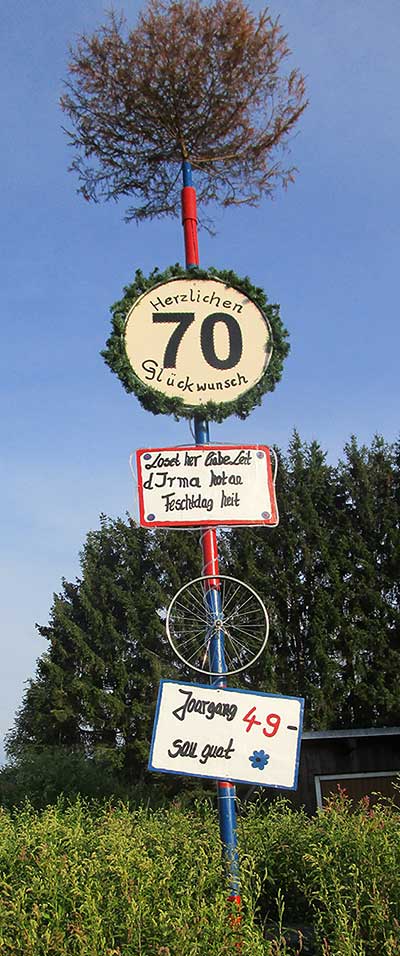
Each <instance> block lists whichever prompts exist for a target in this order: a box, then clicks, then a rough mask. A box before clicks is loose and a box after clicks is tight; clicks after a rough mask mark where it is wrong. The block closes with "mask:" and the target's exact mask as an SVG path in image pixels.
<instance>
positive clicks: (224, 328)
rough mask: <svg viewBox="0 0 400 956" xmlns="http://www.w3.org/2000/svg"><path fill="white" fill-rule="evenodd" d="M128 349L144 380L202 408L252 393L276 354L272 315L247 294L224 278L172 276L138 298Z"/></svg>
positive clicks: (128, 326)
mask: <svg viewBox="0 0 400 956" xmlns="http://www.w3.org/2000/svg"><path fill="white" fill-rule="evenodd" d="M125 350H126V354H127V357H128V360H129V363H130V365H131V367H132V369H133V371H134V373H135V375H136V377H137V378H138V379H139V381H140V382H142V384H143V385H145V386H146V387H147V388H149V389H152V390H155V391H156V392H161V393H162V394H163V395H165V396H166V397H167V398H180V399H181V400H182V402H183V403H184V404H185V405H188V406H192V407H201V406H203V405H205V404H207V403H208V402H215V403H218V404H221V403H222V404H223V403H225V402H232V401H235V399H237V398H239V397H240V396H241V395H244V394H245V393H246V392H248V391H250V389H252V388H253V387H254V385H256V384H257V382H259V380H260V378H261V377H262V375H263V374H264V372H265V370H266V368H267V365H268V362H269V360H270V358H271V354H272V334H271V328H270V325H269V323H268V320H267V318H266V317H265V315H264V313H263V312H262V311H261V309H260V308H259V306H258V305H256V303H255V302H253V300H252V299H249V298H248V297H247V296H246V295H245V293H244V292H241V291H239V290H238V289H235V288H233V287H231V286H227V285H226V283H225V282H223V281H222V279H217V278H214V277H213V278H207V279H198V278H193V279H189V278H182V277H177V278H172V279H170V280H169V281H168V282H164V283H161V284H160V285H158V286H155V287H153V288H152V289H149V291H148V292H145V293H144V294H143V295H141V296H140V298H139V299H137V301H136V302H134V304H133V306H132V308H131V309H130V311H129V312H128V315H127V319H126V325H125Z"/></svg>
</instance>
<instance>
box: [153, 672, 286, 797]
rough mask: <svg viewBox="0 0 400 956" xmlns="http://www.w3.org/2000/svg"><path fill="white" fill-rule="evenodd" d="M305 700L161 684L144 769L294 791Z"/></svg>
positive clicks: (203, 685) (200, 685)
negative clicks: (147, 763) (149, 748)
mask: <svg viewBox="0 0 400 956" xmlns="http://www.w3.org/2000/svg"><path fill="white" fill-rule="evenodd" d="M303 706H304V701H303V699H302V698H301V697H284V696H280V695H275V694H262V693H254V692H253V691H247V690H237V689H235V688H230V687H224V688H216V687H211V686H208V685H205V684H190V683H179V682H178V681H170V680H165V681H161V683H160V687H159V692H158V701H157V711H156V716H155V721H154V728H153V737H152V742H151V750H150V758H149V770H154V771H157V772H161V773H177V774H182V775H183V776H185V777H212V778H213V779H214V778H215V779H217V780H229V781H232V782H237V783H251V784H259V785H260V786H262V787H279V788H281V789H286V790H295V789H296V786H297V777H298V766H299V757H300V739H301V729H302V722H303Z"/></svg>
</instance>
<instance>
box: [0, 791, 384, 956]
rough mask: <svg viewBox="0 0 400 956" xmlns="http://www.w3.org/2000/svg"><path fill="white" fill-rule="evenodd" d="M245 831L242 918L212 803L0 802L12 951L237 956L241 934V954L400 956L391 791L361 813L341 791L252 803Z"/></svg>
mask: <svg viewBox="0 0 400 956" xmlns="http://www.w3.org/2000/svg"><path fill="white" fill-rule="evenodd" d="M239 835H240V855H241V868H242V876H243V896H244V904H243V911H242V921H241V924H240V927H239V926H238V924H237V921H235V919H234V918H233V917H234V915H235V914H234V913H232V914H231V915H230V914H229V905H228V904H227V902H226V889H225V887H224V884H223V879H222V877H221V860H220V845H219V837H218V821H217V818H216V815H215V813H214V812H213V811H212V810H211V809H210V807H209V806H207V805H206V804H204V805H198V806H197V807H195V808H192V809H182V808H179V807H175V806H172V807H171V808H169V809H168V810H158V811H154V812H153V811H148V810H145V809H136V810H130V809H129V808H128V807H126V806H125V805H123V804H120V805H117V806H114V807H113V806H111V805H103V806H100V805H97V806H96V805H90V804H88V803H85V802H82V801H80V800H78V801H76V802H75V803H73V804H71V805H63V803H62V802H59V803H58V804H57V805H56V806H52V807H48V808H47V809H46V810H45V811H43V812H41V813H40V812H38V811H35V810H33V809H32V808H31V807H29V805H26V806H25V807H24V808H23V809H19V810H16V811H14V812H9V811H5V810H3V811H0V953H1V956H70V954H71V956H72V954H73V956H236V954H237V953H238V952H239V948H238V943H239V939H240V953H241V954H243V956H284V954H289V953H290V954H293V956H294V954H295V953H298V954H304V956H305V954H306V953H307V952H313V953H315V954H321V956H322V954H323V956H327V954H330V956H400V934H399V922H398V921H399V920H400V820H399V815H398V812H397V811H396V810H395V809H394V808H392V807H391V806H390V805H389V804H383V803H382V804H379V805H378V806H376V807H374V809H373V810H370V808H369V807H368V806H367V805H365V804H364V805H361V806H359V807H358V808H357V810H356V811H355V812H351V806H350V804H349V802H348V801H346V800H345V798H344V797H343V796H339V797H338V799H336V800H333V801H331V803H330V804H328V806H327V808H326V809H325V810H324V811H321V812H320V813H319V814H318V815H317V816H316V817H314V818H312V819H310V818H308V817H306V815H305V814H303V813H299V812H298V811H294V810H291V809H290V808H289V807H288V806H287V805H286V804H284V803H280V802H278V803H275V804H273V805H272V806H271V807H270V809H269V810H267V811H263V810H262V809H261V808H260V807H258V806H254V807H252V808H251V809H250V810H249V811H248V812H246V814H244V815H243V816H242V817H241V818H240V832H239ZM287 925H290V926H291V933H290V934H289V933H288V932H287V931H286V926H287ZM307 926H308V927H312V928H313V929H312V932H313V942H312V943H310V942H309V941H307V936H306V930H305V927H307Z"/></svg>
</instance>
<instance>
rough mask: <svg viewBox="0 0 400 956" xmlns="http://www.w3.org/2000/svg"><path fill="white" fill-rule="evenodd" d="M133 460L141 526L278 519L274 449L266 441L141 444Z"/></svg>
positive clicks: (263, 522)
mask: <svg viewBox="0 0 400 956" xmlns="http://www.w3.org/2000/svg"><path fill="white" fill-rule="evenodd" d="M272 461H273V464H272ZM136 463H137V476H138V492H139V520H140V524H141V526H142V527H144V528H154V527H156V528H158V527H170V528H177V527H190V526H191V525H207V526H208V527H210V526H212V525H240V524H245V525H277V524H278V520H279V517H278V508H277V504H276V496H275V483H274V482H275V474H276V455H275V452H274V451H273V450H272V449H270V448H268V447H267V446H266V445H185V446H183V447H175V448H140V449H139V450H138V451H137V452H136Z"/></svg>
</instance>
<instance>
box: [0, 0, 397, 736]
mask: <svg viewBox="0 0 400 956" xmlns="http://www.w3.org/2000/svg"><path fill="white" fill-rule="evenodd" d="M116 6H117V8H118V4H116ZM250 6H251V7H252V8H253V9H254V10H256V11H257V10H259V9H261V8H262V6H263V5H262V4H259V3H252V4H250ZM105 9H106V7H105V6H104V5H103V3H102V2H100V0H85V2H84V3H82V0H79V2H78V0H68V2H66V0H56V2H52V3H51V2H49V0H35V2H34V3H33V2H32V0H5V3H4V5H3V9H2V31H1V38H0V54H1V55H0V71H1V74H2V76H1V85H0V89H1V97H2V102H1V116H2V131H3V137H2V139H3V145H2V149H1V152H0V165H1V182H2V185H3V195H2V213H3V230H2V253H1V258H0V270H1V284H0V295H1V300H2V309H1V314H2V349H1V355H0V364H1V375H0V388H1V407H2V414H1V451H2V455H1V462H2V464H1V471H0V508H1V529H2V535H1V551H0V561H1V568H0V572H1V573H0V581H1V591H2V595H1V607H2V628H1V638H0V641H1V661H2V667H1V678H0V681H1V684H0V738H1V737H2V735H3V734H4V733H5V732H6V731H7V729H8V728H9V727H10V726H11V724H12V721H13V716H14V713H15V710H16V709H17V707H18V706H19V705H20V703H21V699H22V694H23V688H24V681H26V680H27V679H28V678H29V677H32V676H33V675H34V672H35V660H36V658H37V656H38V655H39V654H41V653H42V652H43V650H44V649H45V646H46V645H45V642H44V641H43V640H42V639H41V638H40V637H39V635H38V634H37V632H36V631H35V626H34V625H35V622H39V623H41V624H46V623H47V621H48V616H49V611H50V607H51V603H52V596H53V592H58V591H59V590H60V587H61V578H62V577H66V578H74V577H75V576H76V575H77V574H78V573H79V551H80V549H81V548H82V545H83V542H84V540H85V536H86V533H87V532H88V531H89V530H90V529H92V528H96V527H98V523H99V514H100V513H101V512H104V513H105V514H107V515H111V516H117V515H124V514H125V513H126V512H127V511H129V512H131V513H132V511H133V485H132V480H131V476H130V471H129V466H128V459H129V455H130V453H131V452H132V451H133V450H134V449H136V448H137V447H141V446H143V445H146V444H147V445H155V446H157V445H162V444H166V445H169V444H175V443H184V442H187V441H190V440H191V437H190V433H189V429H188V425H187V423H185V422H179V423H177V422H175V421H174V420H172V419H169V418H166V417H164V416H163V417H162V416H157V417H154V416H152V415H151V414H150V413H148V412H145V411H143V410H142V409H141V407H140V406H139V404H138V403H137V402H136V400H135V398H134V397H132V396H128V395H127V394H126V393H125V392H124V390H123V389H122V386H121V385H120V383H119V381H118V379H117V378H116V377H115V376H113V375H112V374H111V372H110V371H109V370H108V368H107V367H106V366H105V365H104V363H103V361H102V359H101V358H100V356H99V351H100V349H101V348H103V347H104V344H105V340H106V338H107V335H108V332H109V311H108V310H109V306H110V305H111V303H112V302H114V301H115V300H116V299H118V298H119V297H120V294H121V291H122V287H123V286H124V285H125V284H126V283H127V282H129V281H130V280H131V278H132V277H133V274H134V271H135V269H136V268H141V269H143V271H144V272H149V271H150V270H151V269H152V268H153V267H154V266H156V265H157V266H159V267H160V268H162V267H165V266H167V265H169V264H170V263H172V262H175V261H181V262H183V260H184V253H183V240H182V234H181V226H180V223H179V221H178V220H176V221H174V220H166V221H165V222H164V221H159V222H154V223H146V224H143V225H141V226H140V227H137V226H135V225H129V226H128V225H125V224H124V223H123V221H122V217H123V212H124V206H123V204H121V205H119V206H113V205H103V206H100V205H98V206H91V205H88V204H86V203H85V202H83V200H82V199H81V198H80V197H79V196H77V195H76V186H77V183H76V181H75V179H74V177H73V175H72V174H70V173H68V172H67V167H68V164H69V161H70V153H69V149H68V146H67V141H66V137H65V135H64V134H63V133H62V129H61V126H62V123H63V117H62V115H61V112H60V110H59V106H58V99H59V95H60V92H61V88H62V78H63V77H64V76H65V73H66V62H67V50H68V45H69V44H70V43H74V41H75V39H76V37H77V36H78V35H79V34H80V33H82V32H85V31H86V32H92V31H93V30H94V29H95V28H96V27H97V26H98V25H99V24H100V23H101V22H102V21H103V19H104V10H105ZM124 9H125V12H126V14H127V16H128V19H129V20H131V21H132V22H134V21H135V17H136V13H137V11H138V9H139V4H138V3H137V2H136V0H135V2H131V3H129V4H128V3H126V4H125V6H124ZM269 9H270V12H271V13H272V14H273V15H274V16H277V15H278V14H279V15H280V17H281V21H282V25H283V27H284V29H285V31H286V32H287V34H288V39H289V46H290V47H291V49H292V51H293V58H292V62H293V65H296V66H298V67H299V68H300V69H301V70H302V72H303V73H304V74H305V75H306V77H307V88H308V94H309V97H310V106H309V108H308V110H307V112H306V113H305V115H304V117H303V119H302V121H301V124H300V126H299V129H298V133H297V135H295V136H294V138H293V141H292V158H293V162H294V163H295V164H296V165H297V166H298V169H299V173H298V177H297V180H296V183H295V184H294V185H293V186H291V187H289V189H288V191H287V192H286V193H284V192H280V193H278V194H277V195H276V198H275V200H274V201H273V202H264V203H263V204H262V206H261V207H260V208H259V209H245V208H240V209H238V210H232V211H229V212H225V213H224V212H220V211H218V212H217V216H216V226H217V235H216V236H215V237H210V236H209V235H207V234H206V233H201V234H200V257H201V264H202V265H204V266H207V265H215V266H217V267H219V268H232V269H234V270H235V271H236V272H237V273H239V274H243V275H244V274H247V275H249V276H250V278H251V279H252V280H253V282H254V283H256V284H258V285H261V286H262V287H263V288H264V289H265V291H266V292H267V295H268V297H269V299H270V301H278V302H280V304H281V314H282V317H283V320H284V322H285V324H286V326H287V327H288V329H289V331H290V334H291V355H290V357H289V359H288V361H287V363H286V366H285V372H284V377H283V380H282V382H281V384H280V385H279V386H278V387H277V389H276V391H275V393H274V394H273V395H271V396H268V397H266V398H265V399H264V402H263V405H262V407H261V408H259V409H257V410H256V411H254V412H253V413H252V415H251V416H250V418H249V419H248V420H247V421H246V422H240V421H239V420H238V419H235V418H230V419H228V420H227V421H226V422H225V423H223V424H222V425H214V426H213V427H212V432H211V436H212V439H213V440H214V441H218V440H220V441H224V442H253V441H260V442H261V441H262V442H265V443H270V444H272V443H276V444H278V446H280V447H281V448H283V449H285V448H286V447H287V444H288V441H289V439H290V435H291V433H292V430H293V428H294V427H296V428H297V429H298V430H299V432H300V435H301V437H302V438H304V439H306V440H311V439H314V438H315V439H317V440H319V442H320V443H321V445H322V447H323V448H324V449H325V450H326V452H327V455H328V459H329V460H330V461H332V462H335V461H337V459H338V457H339V456H340V454H341V452H342V449H343V445H344V443H345V442H346V441H347V440H348V438H349V436H350V435H351V434H352V433H354V434H356V435H357V437H358V438H359V439H360V441H364V442H366V443H369V442H370V440H371V438H372V437H373V435H374V433H376V432H379V433H381V434H382V435H383V436H384V437H385V439H386V440H387V441H393V440H396V439H397V438H398V434H399V426H398V398H399V384H398V381H399V374H398V364H399V363H398V350H399V344H400V333H399V320H398V274H399V231H400V216H399V193H400V188H399V187H400V183H399V168H400V164H399V152H400V150H399V146H400V122H399V119H400V117H399V112H400V106H399V103H400V98H399V79H400V65H399V55H398V50H399V48H400V6H399V4H398V0H382V3H380V4H377V3H376V0H280V2H278V0H273V2H272V3H271V4H270V5H269ZM266 533H268V531H266ZM282 690H283V691H284V689H282ZM0 755H1V750H0Z"/></svg>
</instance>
